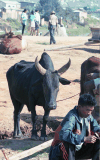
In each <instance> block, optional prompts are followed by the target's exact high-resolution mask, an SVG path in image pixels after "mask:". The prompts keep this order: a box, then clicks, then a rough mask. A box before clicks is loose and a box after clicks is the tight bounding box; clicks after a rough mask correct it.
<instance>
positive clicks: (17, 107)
mask: <svg viewBox="0 0 100 160" xmlns="http://www.w3.org/2000/svg"><path fill="white" fill-rule="evenodd" d="M11 99H12V102H13V105H14V133H13V137H14V138H21V137H22V132H21V130H20V124H19V122H20V112H21V110H22V108H23V105H22V104H21V103H20V102H18V101H17V100H16V99H15V98H13V96H12V95H11Z"/></svg>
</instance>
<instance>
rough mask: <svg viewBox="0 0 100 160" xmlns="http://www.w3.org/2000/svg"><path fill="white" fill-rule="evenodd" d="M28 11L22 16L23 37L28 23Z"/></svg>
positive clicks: (25, 10)
mask: <svg viewBox="0 0 100 160" xmlns="http://www.w3.org/2000/svg"><path fill="white" fill-rule="evenodd" d="M26 13H27V9H24V11H23V12H22V15H21V23H22V35H23V34H24V30H25V26H26V23H27V19H28V18H27V14H26Z"/></svg>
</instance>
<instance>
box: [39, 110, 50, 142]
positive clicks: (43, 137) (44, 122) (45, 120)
mask: <svg viewBox="0 0 100 160" xmlns="http://www.w3.org/2000/svg"><path fill="white" fill-rule="evenodd" d="M49 113H50V110H45V114H44V116H43V128H42V130H41V140H43V141H44V140H47V135H46V124H47V121H48V117H49Z"/></svg>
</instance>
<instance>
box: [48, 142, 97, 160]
mask: <svg viewBox="0 0 100 160" xmlns="http://www.w3.org/2000/svg"><path fill="white" fill-rule="evenodd" d="M99 142H100V141H99V140H97V141H96V142H95V143H94V144H93V143H87V144H86V145H85V144H83V146H82V148H81V149H80V150H79V151H76V152H75V145H73V144H70V143H67V142H64V143H63V144H64V146H65V149H66V151H67V154H68V157H66V160H77V159H90V158H92V160H99V149H100V143H99ZM49 160H65V159H64V156H63V152H62V150H61V149H60V145H58V147H57V146H56V147H51V148H50V153H49Z"/></svg>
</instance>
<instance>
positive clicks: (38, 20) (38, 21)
mask: <svg viewBox="0 0 100 160" xmlns="http://www.w3.org/2000/svg"><path fill="white" fill-rule="evenodd" d="M34 15H35V34H36V35H37V36H38V35H39V25H40V14H39V10H37V9H36V10H35V13H34ZM36 32H37V33H36Z"/></svg>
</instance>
